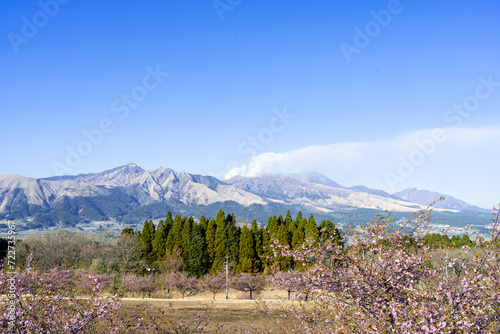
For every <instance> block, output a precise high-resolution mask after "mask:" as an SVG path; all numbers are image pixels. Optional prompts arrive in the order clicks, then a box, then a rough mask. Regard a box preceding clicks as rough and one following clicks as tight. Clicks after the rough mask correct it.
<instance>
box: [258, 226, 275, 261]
mask: <svg viewBox="0 0 500 334" xmlns="http://www.w3.org/2000/svg"><path fill="white" fill-rule="evenodd" d="M261 235H262V257H261V259H262V266H263V268H264V269H265V268H269V267H271V265H272V263H273V262H274V261H273V260H271V257H272V256H273V250H272V248H271V237H270V235H269V232H268V231H267V229H265V228H262V229H261Z"/></svg>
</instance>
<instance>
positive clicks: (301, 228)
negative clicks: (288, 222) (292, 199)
mask: <svg viewBox="0 0 500 334" xmlns="http://www.w3.org/2000/svg"><path fill="white" fill-rule="evenodd" d="M306 224H307V219H305V218H300V221H299V222H298V224H297V225H298V226H297V228H296V229H295V231H294V232H293V235H292V248H293V249H297V248H298V247H300V246H301V245H302V244H303V243H304V240H305V238H306Z"/></svg>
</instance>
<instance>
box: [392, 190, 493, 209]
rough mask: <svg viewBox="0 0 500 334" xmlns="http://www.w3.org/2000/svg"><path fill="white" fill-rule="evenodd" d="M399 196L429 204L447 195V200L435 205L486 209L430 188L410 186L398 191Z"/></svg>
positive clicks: (446, 207) (414, 201)
mask: <svg viewBox="0 0 500 334" xmlns="http://www.w3.org/2000/svg"><path fill="white" fill-rule="evenodd" d="M394 196H396V197H397V198H400V199H403V200H406V201H409V202H413V203H417V204H421V205H429V204H430V203H431V202H433V201H435V200H437V199H439V198H440V197H441V196H443V197H445V200H442V201H438V202H437V203H436V205H435V207H436V208H441V209H449V210H458V211H479V212H484V211H486V210H485V209H482V208H480V207H477V206H474V205H471V204H469V203H467V202H464V201H461V200H459V199H456V198H455V197H453V196H450V195H445V194H441V193H438V192H434V191H429V190H419V189H417V188H408V189H405V190H402V191H399V192H397V193H394Z"/></svg>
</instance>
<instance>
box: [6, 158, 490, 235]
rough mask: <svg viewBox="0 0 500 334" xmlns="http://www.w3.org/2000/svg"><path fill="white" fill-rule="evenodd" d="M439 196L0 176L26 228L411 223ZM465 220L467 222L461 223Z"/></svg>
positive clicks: (117, 174) (448, 211)
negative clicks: (161, 221) (210, 221)
mask: <svg viewBox="0 0 500 334" xmlns="http://www.w3.org/2000/svg"><path fill="white" fill-rule="evenodd" d="M440 196H442V194H439V193H435V192H430V191H427V190H418V189H416V188H412V189H406V190H403V191H401V192H398V193H395V194H388V193H386V192H385V191H383V190H377V189H370V188H368V187H365V186H354V187H345V186H343V185H340V184H338V183H336V182H334V181H333V180H330V179H329V178H327V177H326V176H324V175H322V174H318V173H296V174H278V175H275V174H264V175H262V176H258V177H242V176H235V177H233V178H230V179H228V180H224V181H221V180H219V179H217V178H215V177H212V176H202V175H194V174H189V173H186V172H177V171H174V170H172V169H169V168H156V169H151V170H144V169H142V168H141V167H139V166H137V165H135V164H128V165H125V166H121V167H117V168H113V169H110V170H107V171H104V172H100V173H92V174H80V175H70V176H56V177H49V178H40V179H35V178H30V177H24V176H19V175H0V220H7V219H15V220H19V221H22V222H24V223H25V227H26V228H35V229H43V228H47V227H51V226H52V227H53V226H75V225H76V224H82V223H89V222H92V221H107V220H116V221H119V222H123V223H125V224H127V223H130V224H132V223H138V222H141V221H144V220H145V219H155V218H163V217H165V215H166V212H167V210H169V209H170V210H172V212H174V213H181V214H187V215H193V216H195V217H196V216H200V215H202V214H203V215H205V216H214V215H215V214H216V213H217V211H218V210H219V209H220V208H222V209H224V211H226V212H234V213H235V215H236V216H237V217H239V218H240V219H241V220H252V219H257V221H259V222H261V223H263V224H265V223H266V222H267V218H269V216H270V215H273V214H279V213H282V214H283V213H286V210H290V211H291V212H292V213H293V212H295V213H296V212H298V211H299V210H300V211H303V212H307V213H309V212H312V213H314V214H315V216H318V217H319V218H320V219H321V218H323V219H331V220H333V221H336V222H352V221H356V220H359V219H368V218H369V217H374V216H375V215H376V213H378V212H381V211H384V210H388V211H391V212H393V213H395V214H396V216H398V215H399V216H407V215H409V214H411V213H413V212H415V211H418V210H420V209H423V208H425V207H427V205H428V204H429V203H430V202H432V201H434V200H436V199H438V198H439V197H440ZM436 211H437V212H439V213H440V214H441V215H442V216H443V217H445V216H446V217H451V218H453V219H452V220H453V221H456V220H457V219H458V220H460V219H462V218H463V217H466V218H464V219H462V221H461V224H464V223H467V222H470V219H471V217H474V216H475V215H477V214H479V215H480V216H484V214H485V213H487V212H488V211H487V210H485V209H481V208H478V207H476V206H473V205H470V204H468V203H466V202H464V201H461V200H458V199H455V198H453V197H452V196H446V200H444V201H440V202H438V204H437V205H436ZM460 217H462V218H460Z"/></svg>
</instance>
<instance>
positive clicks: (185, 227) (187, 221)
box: [180, 216, 194, 259]
mask: <svg viewBox="0 0 500 334" xmlns="http://www.w3.org/2000/svg"><path fill="white" fill-rule="evenodd" d="M193 224H194V219H193V217H191V216H190V217H189V218H187V217H186V216H184V217H183V218H182V231H181V244H180V248H181V256H182V258H183V259H186V258H187V256H188V250H189V243H190V242H191V232H192V227H193Z"/></svg>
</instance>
